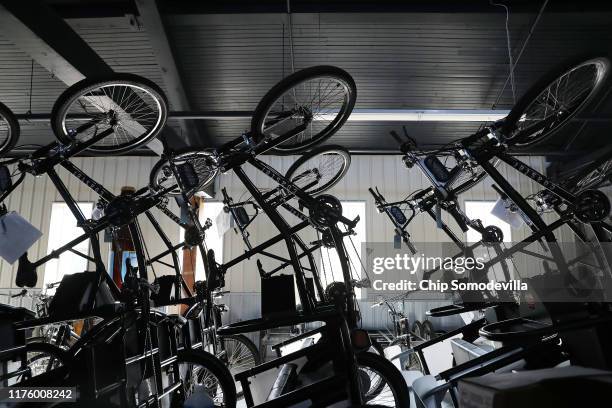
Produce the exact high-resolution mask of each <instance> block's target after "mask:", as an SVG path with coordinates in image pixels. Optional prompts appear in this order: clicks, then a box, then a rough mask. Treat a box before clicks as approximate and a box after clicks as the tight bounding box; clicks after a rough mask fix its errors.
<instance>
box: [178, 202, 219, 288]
mask: <svg viewBox="0 0 612 408" xmlns="http://www.w3.org/2000/svg"><path fill="white" fill-rule="evenodd" d="M221 213H223V203H222V202H218V201H208V202H206V201H205V202H204V203H203V204H202V210H201V211H200V212H199V219H200V224H202V226H204V223H205V222H206V219H207V218H210V220H211V221H212V226H211V227H210V228H209V229H207V230H206V241H205V243H206V247H207V248H208V249H212V250H213V251H215V260H216V261H217V262H218V263H222V262H223V236H219V229H218V225H217V217H218V216H219V215H220V214H221ZM179 236H180V240H181V241H182V240H183V239H184V238H183V237H184V236H185V230H183V228H180V227H179ZM179 260H180V262H181V269H182V267H183V256H182V254H179ZM204 279H206V276H205V274H204V265H203V263H202V256H201V255H200V254H199V253H198V256H197V257H196V270H195V280H204Z"/></svg>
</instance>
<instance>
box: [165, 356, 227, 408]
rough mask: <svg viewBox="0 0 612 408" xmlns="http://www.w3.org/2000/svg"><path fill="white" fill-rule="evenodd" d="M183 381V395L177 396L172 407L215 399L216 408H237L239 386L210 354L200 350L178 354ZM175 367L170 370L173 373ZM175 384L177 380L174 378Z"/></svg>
mask: <svg viewBox="0 0 612 408" xmlns="http://www.w3.org/2000/svg"><path fill="white" fill-rule="evenodd" d="M177 365H178V370H179V376H180V379H181V380H182V382H183V384H182V385H183V392H182V393H181V395H174V396H173V399H172V401H171V407H173V408H175V407H183V406H195V405H202V404H203V402H202V401H206V400H207V399H208V398H210V399H212V401H213V403H214V406H215V407H225V408H228V407H229V408H231V407H235V406H236V386H235V385H234V380H233V378H232V376H231V374H230V372H229V370H228V369H227V367H225V366H224V365H223V363H222V362H221V361H220V360H219V359H218V358H216V357H215V356H213V355H212V354H210V353H207V352H204V351H201V350H184V351H181V352H179V353H178V355H177ZM172 370H174V364H170V365H169V366H168V368H167V371H168V372H169V373H170V374H176V373H173V372H172ZM173 378H174V380H175V381H177V380H178V379H177V378H176V376H174V377H173Z"/></svg>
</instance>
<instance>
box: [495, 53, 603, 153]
mask: <svg viewBox="0 0 612 408" xmlns="http://www.w3.org/2000/svg"><path fill="white" fill-rule="evenodd" d="M588 64H595V65H596V69H597V73H596V81H597V82H596V83H595V85H594V86H593V88H592V89H591V91H589V94H588V95H587V97H586V98H584V99H583V100H582V101H581V102H579V104H578V106H577V107H576V108H575V109H574V110H573V112H571V113H569V114H567V116H564V118H563V119H562V120H561V121H560V122H559V123H558V125H554V126H553V127H552V128H550V129H543V130H542V132H541V133H540V134H538V133H537V131H536V133H534V135H530V133H529V132H528V131H529V130H530V129H534V128H535V125H531V126H530V127H527V128H525V129H524V130H519V131H517V129H518V126H517V125H518V123H519V121H520V120H521V119H522V118H523V116H524V115H525V114H526V113H527V110H528V109H529V108H530V107H531V106H532V104H533V103H535V102H536V101H537V99H538V98H539V97H540V96H542V95H543V94H544V92H546V90H547V89H548V88H549V87H550V86H552V85H553V84H555V82H556V81H558V80H561V79H562V78H563V77H564V76H565V75H566V74H568V73H572V72H575V71H576V70H578V69H580V68H582V67H584V66H587V65H588ZM609 71H610V61H609V60H608V58H606V57H602V56H595V57H586V58H585V57H581V58H573V59H571V60H569V61H567V62H564V63H562V64H559V65H558V66H557V67H556V68H554V69H553V70H551V71H549V72H548V73H547V74H546V75H544V76H543V77H542V78H541V79H540V80H539V81H537V82H536V84H535V85H533V86H532V87H531V88H529V90H528V91H527V92H525V94H524V95H523V96H522V97H521V98H520V99H519V101H518V102H517V103H516V104H515V105H514V107H513V108H512V110H511V111H510V113H509V114H508V116H507V117H506V118H505V119H504V122H503V124H502V127H501V132H502V135H504V141H505V142H506V143H507V144H508V146H516V147H519V148H521V147H527V146H531V145H534V144H537V143H542V142H544V141H546V140H548V139H549V138H550V137H551V136H553V135H554V134H555V133H557V132H558V131H559V130H560V129H562V128H563V127H564V126H565V125H567V123H568V122H569V120H570V119H571V118H573V117H574V116H576V114H578V113H580V112H581V111H582V110H583V109H584V108H585V107H586V106H587V105H588V104H589V103H590V102H591V101H592V99H593V97H594V96H595V95H596V94H597V93H598V91H599V90H600V89H601V87H602V85H603V83H604V82H605V79H606V77H607V75H608V73H609ZM558 88H559V86H557V89H558ZM549 94H550V93H549ZM557 96H558V95H557ZM556 99H557V98H556V97H555V100H556ZM553 108H556V105H555V106H553ZM551 110H553V109H551ZM547 113H548V112H546V111H545V113H544V114H545V115H546V114H547ZM533 131H535V129H534V130H532V132H533ZM515 132H516V133H515Z"/></svg>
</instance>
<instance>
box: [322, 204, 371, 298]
mask: <svg viewBox="0 0 612 408" xmlns="http://www.w3.org/2000/svg"><path fill="white" fill-rule="evenodd" d="M342 215H343V216H345V217H346V218H348V219H349V220H352V219H354V218H355V217H357V216H359V222H358V223H357V226H356V227H355V233H356V235H351V236H350V239H349V237H346V238H345V239H344V246H345V247H346V251H347V253H348V255H349V260H350V263H349V264H350V268H351V273H352V275H353V277H354V278H355V279H360V278H363V276H361V275H362V272H363V270H362V267H361V263H362V262H363V261H362V259H361V258H362V254H361V247H362V245H361V244H363V243H364V242H365V241H366V219H365V215H366V203H365V201H342ZM341 228H342V227H341ZM351 241H352V243H351ZM321 257H322V265H321V268H320V270H319V275H320V277H321V280H322V282H323V284H325V282H326V277H327V283H328V284H329V283H331V282H333V281H338V282H344V278H343V276H342V269H341V268H340V260H339V259H338V254H337V253H336V251H335V250H333V249H331V250H329V251H328V250H326V249H322V251H321ZM360 292H361V290H360V289H358V288H356V289H355V293H356V294H357V297H358V298H359V297H360Z"/></svg>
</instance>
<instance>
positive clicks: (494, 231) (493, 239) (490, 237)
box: [482, 225, 504, 245]
mask: <svg viewBox="0 0 612 408" xmlns="http://www.w3.org/2000/svg"><path fill="white" fill-rule="evenodd" d="M482 242H483V243H484V244H485V245H492V244H499V243H501V242H504V233H503V231H502V230H501V228H499V227H496V226H495V225H489V226H488V227H485V229H484V230H483V232H482Z"/></svg>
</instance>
